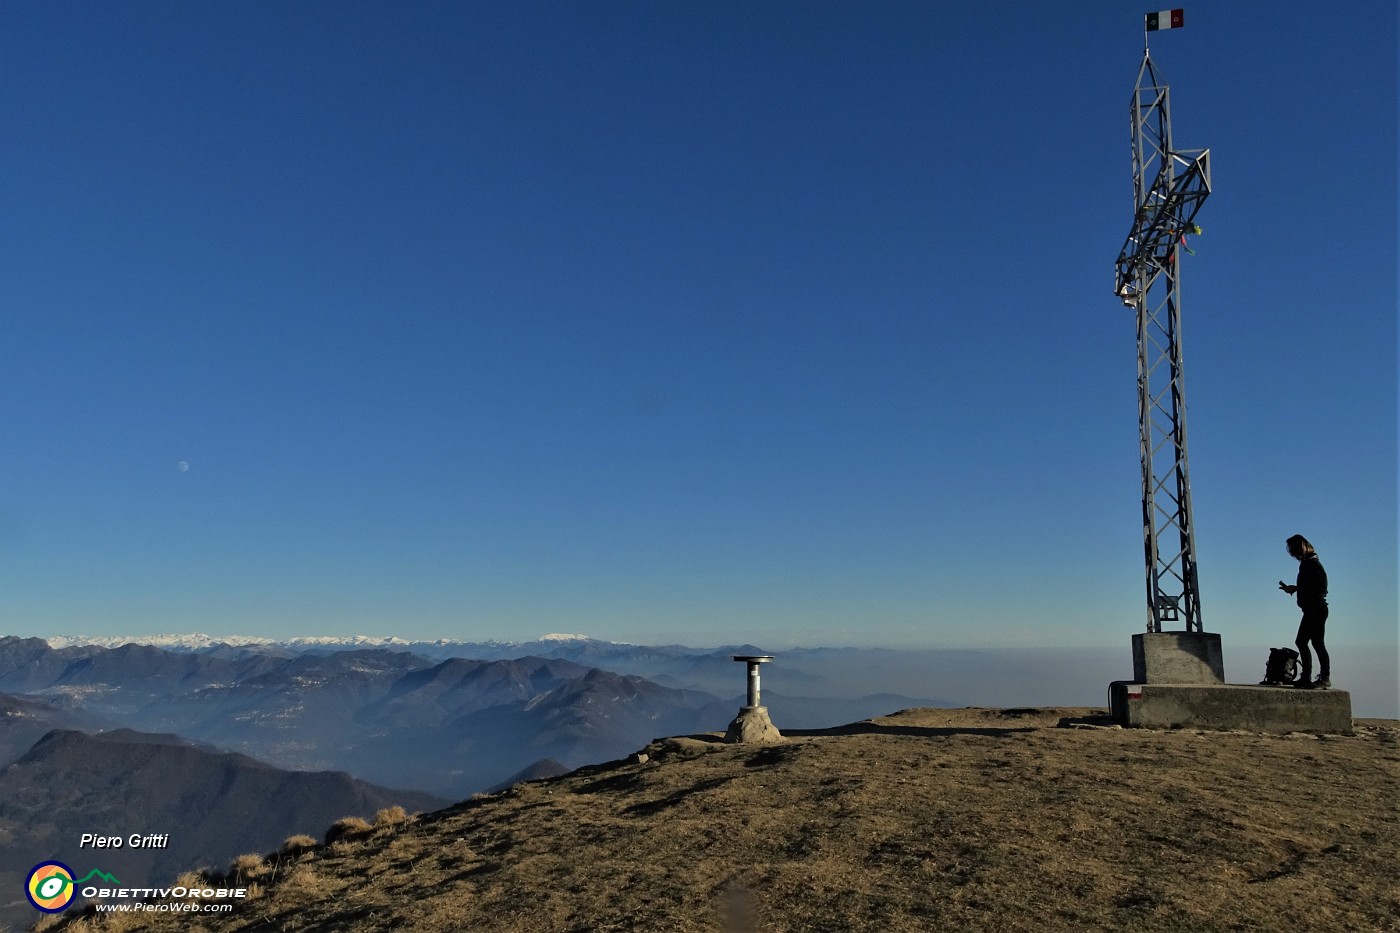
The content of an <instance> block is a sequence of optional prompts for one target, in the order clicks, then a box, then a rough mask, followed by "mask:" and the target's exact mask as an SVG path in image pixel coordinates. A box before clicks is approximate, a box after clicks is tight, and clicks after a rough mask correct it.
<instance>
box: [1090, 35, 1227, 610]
mask: <svg viewBox="0 0 1400 933" xmlns="http://www.w3.org/2000/svg"><path fill="white" fill-rule="evenodd" d="M1144 45H1145V43H1144ZM1131 120H1132V137H1133V138H1132V144H1133V211H1134V213H1133V225H1132V227H1131V228H1130V230H1129V232H1128V237H1127V239H1126V241H1125V242H1124V244H1123V249H1122V251H1121V252H1120V253H1119V254H1118V262H1117V265H1116V277H1115V286H1114V291H1115V293H1116V294H1117V295H1118V297H1119V298H1120V299H1122V301H1123V304H1124V305H1126V306H1127V307H1129V308H1132V309H1134V311H1135V312H1136V315H1137V350H1138V421H1139V424H1138V440H1139V446H1140V449H1141V456H1142V526H1143V528H1142V537H1143V552H1144V557H1145V559H1146V563H1147V631H1149V632H1160V631H1162V623H1163V622H1175V623H1182V624H1184V626H1185V629H1186V631H1188V632H1200V631H1202V628H1201V603H1200V590H1199V586H1198V583H1197V578H1196V547H1195V536H1194V530H1193V526H1192V519H1191V482H1190V476H1189V471H1188V468H1187V458H1186V389H1185V381H1184V378H1183V371H1182V363H1181V262H1180V255H1179V253H1180V252H1181V251H1182V249H1183V247H1184V244H1185V240H1186V235H1187V233H1190V232H1193V231H1195V230H1196V227H1195V223H1194V220H1195V217H1196V213H1197V211H1199V210H1200V208H1201V204H1202V203H1203V202H1204V201H1205V199H1206V197H1207V196H1208V195H1209V194H1210V150H1209V149H1195V150H1176V149H1173V148H1172V136H1171V103H1170V88H1169V87H1168V86H1167V85H1166V84H1165V83H1164V82H1163V81H1162V80H1161V78H1160V77H1159V75H1158V74H1157V70H1156V68H1155V66H1154V65H1153V63H1152V58H1151V56H1150V55H1149V54H1148V52H1147V50H1146V48H1144V50H1143V59H1142V67H1141V68H1140V69H1139V71H1138V78H1137V86H1136V88H1135V89H1134V92H1133V100H1132V105H1131Z"/></svg>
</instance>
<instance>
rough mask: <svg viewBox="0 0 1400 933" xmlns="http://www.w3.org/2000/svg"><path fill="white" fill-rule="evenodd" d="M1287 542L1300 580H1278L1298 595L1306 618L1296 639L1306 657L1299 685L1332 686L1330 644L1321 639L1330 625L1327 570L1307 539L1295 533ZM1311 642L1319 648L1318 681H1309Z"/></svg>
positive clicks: (1300, 625) (1299, 628)
mask: <svg viewBox="0 0 1400 933" xmlns="http://www.w3.org/2000/svg"><path fill="white" fill-rule="evenodd" d="M1284 544H1285V546H1286V547H1287V548H1288V553H1289V554H1290V555H1292V557H1293V558H1294V559H1295V560H1297V561H1298V582H1297V583H1296V584H1295V585H1293V586H1289V585H1288V584H1287V583H1284V582H1283V581H1279V589H1281V590H1283V591H1284V592H1285V593H1288V594H1290V595H1293V596H1296V597H1297V599H1298V608H1299V609H1301V610H1303V620H1302V621H1301V622H1299V623H1298V638H1297V640H1296V641H1295V642H1294V644H1296V645H1297V646H1298V654H1299V655H1300V656H1301V657H1302V659H1303V676H1302V677H1301V678H1300V679H1299V680H1298V686H1300V687H1303V688H1305V689H1306V688H1317V689H1324V690H1325V689H1326V688H1328V687H1330V686H1332V680H1331V674H1332V666H1331V663H1330V661H1329V659H1328V657H1327V646H1326V645H1324V644H1323V641H1322V639H1323V635H1324V634H1325V630H1326V628H1327V571H1326V570H1323V569H1322V561H1320V560H1318V559H1317V551H1316V550H1314V549H1313V546H1312V544H1311V543H1309V542H1308V539H1307V538H1305V537H1303V536H1302V535H1294V536H1293V537H1291V538H1289V539H1288V540H1287V541H1286V542H1284ZM1309 643H1311V644H1312V646H1313V648H1315V649H1317V664H1318V668H1319V670H1318V677H1317V680H1315V681H1309V678H1310V677H1312V652H1310V651H1309V650H1308V644H1309Z"/></svg>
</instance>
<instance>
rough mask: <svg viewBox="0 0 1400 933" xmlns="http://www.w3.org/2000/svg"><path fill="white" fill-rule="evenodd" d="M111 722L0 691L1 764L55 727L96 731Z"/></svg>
mask: <svg viewBox="0 0 1400 933" xmlns="http://www.w3.org/2000/svg"><path fill="white" fill-rule="evenodd" d="M111 726H112V723H110V722H109V721H107V720H105V719H102V718H101V717H98V716H94V715H92V714H90V713H86V712H84V711H82V710H72V709H64V708H62V707H60V706H56V705H55V704H53V703H52V702H50V701H48V700H45V699H43V698H40V697H17V696H10V695H9V694H6V693H0V768H3V767H5V766H6V765H8V764H10V763H11V762H12V761H14V760H15V759H16V758H19V757H20V756H21V755H23V754H24V753H25V752H27V751H29V749H31V748H32V747H33V746H34V743H35V742H37V741H39V739H41V738H43V737H44V736H45V735H47V734H48V733H50V732H52V731H54V730H55V729H81V730H84V731H98V730H101V729H108V728H111Z"/></svg>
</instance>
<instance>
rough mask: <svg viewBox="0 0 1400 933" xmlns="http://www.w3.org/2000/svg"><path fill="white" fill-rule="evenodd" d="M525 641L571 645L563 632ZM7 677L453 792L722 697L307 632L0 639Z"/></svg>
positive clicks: (264, 750) (537, 663)
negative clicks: (280, 647)
mask: <svg viewBox="0 0 1400 933" xmlns="http://www.w3.org/2000/svg"><path fill="white" fill-rule="evenodd" d="M533 644H534V645H538V646H541V647H546V648H554V649H561V648H567V649H568V650H578V649H579V648H581V647H583V646H582V645H581V644H580V640H579V639H576V638H569V639H565V638H556V639H547V640H545V641H542V642H536V643H533ZM571 685H572V686H571ZM15 688H18V689H22V690H24V691H26V692H27V693H30V694H34V695H37V696H39V697H42V698H44V699H45V700H47V701H48V702H50V703H51V704H52V703H59V704H62V705H63V706H64V707H72V708H75V709H83V710H86V711H87V712H88V713H90V714H92V715H96V716H101V717H105V718H106V719H107V720H109V721H111V722H113V723H116V724H119V725H124V726H128V727H131V728H134V729H140V730H144V731H147V732H169V733H175V734H178V735H181V736H184V737H186V738H189V739H193V740H197V741H200V742H206V743H210V744H211V745H214V746H217V747H219V748H222V749H225V750H231V751H238V752H242V753H245V754H248V755H251V756H253V757H256V758H258V759H261V760H264V761H268V762H271V763H272V764H274V765H277V766H279V767H285V768H297V769H335V770H344V771H349V772H350V773H352V774H355V775H356V776H358V777H363V778H366V779H369V780H374V781H377V782H379V783H382V784H390V785H393V786H400V787H416V788H420V789H424V790H428V791H431V792H433V793H438V794H442V795H445V796H453V797H460V796H466V795H467V794H470V793H472V792H473V791H477V790H481V789H483V788H485V787H488V786H490V785H492V784H495V783H497V782H499V781H501V780H503V779H504V778H505V777H507V776H509V775H511V774H513V773H514V772H516V771H519V770H520V769H522V768H525V767H526V766H528V765H529V764H530V763H532V762H534V761H537V760H539V759H541V758H545V757H554V758H556V759H558V760H559V761H561V762H563V763H564V764H565V765H567V766H568V767H577V766H578V765H581V764H586V763H590V762H595V761H602V760H606V759H608V758H611V757H615V756H617V755H621V754H626V753H627V752H630V751H632V750H635V749H636V748H639V747H641V746H642V745H645V744H646V743H647V742H649V741H651V740H652V739H653V738H656V737H657V736H658V735H662V734H666V733H667V732H693V731H697V730H702V729H708V730H714V729H723V728H724V727H725V725H726V723H727V722H728V719H729V717H730V716H732V715H733V712H734V710H733V709H729V708H725V709H719V708H718V707H717V706H716V704H717V703H718V701H717V699H716V698H715V697H714V696H713V695H710V694H706V693H703V692H699V691H694V690H680V689H674V688H669V687H663V686H659V685H657V684H654V683H650V682H648V681H645V680H643V679H641V678H638V677H632V676H629V675H623V674H617V673H613V672H606V671H602V670H600V669H597V668H593V667H588V666H584V665H582V664H577V663H574V662H572V661H568V660H563V659H557V658H541V657H530V656H526V657H519V656H517V657H514V658H509V659H495V660H480V659H467V658H448V659H446V660H442V661H434V660H433V659H431V658H428V657H425V656H423V655H420V654H415V653H412V652H409V651H406V650H390V649H384V648H357V649H354V650H347V651H335V652H328V651H325V650H324V648H323V647H319V646H318V647H317V648H316V649H314V650H312V649H309V648H308V649H307V650H305V651H302V652H300V653H295V654H293V655H292V656H290V657H287V656H285V654H284V653H283V652H281V651H277V652H263V651H259V650H251V651H243V652H241V653H236V654H230V653H229V652H228V651H226V650H224V649H221V648H215V649H210V650H206V649H200V650H194V651H191V650H178V651H170V650H166V649H163V648H157V647H154V646H149V645H136V644H132V643H125V644H122V645H120V646H119V647H114V648H102V647H98V646H78V645H67V646H65V647H63V648H51V647H49V646H48V645H47V644H46V643H45V642H43V641H41V640H39V639H18V638H13V637H9V638H0V690H5V689H15ZM728 705H729V704H725V706H726V707H728Z"/></svg>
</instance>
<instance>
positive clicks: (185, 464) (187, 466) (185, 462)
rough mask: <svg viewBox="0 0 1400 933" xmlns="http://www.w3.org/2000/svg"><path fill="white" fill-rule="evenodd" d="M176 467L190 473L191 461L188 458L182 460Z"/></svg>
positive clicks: (182, 471)
mask: <svg viewBox="0 0 1400 933" xmlns="http://www.w3.org/2000/svg"><path fill="white" fill-rule="evenodd" d="M175 469H177V470H179V471H180V472H181V473H188V472H189V471H190V462H189V461H188V460H181V461H180V462H179V463H177V464H175Z"/></svg>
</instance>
